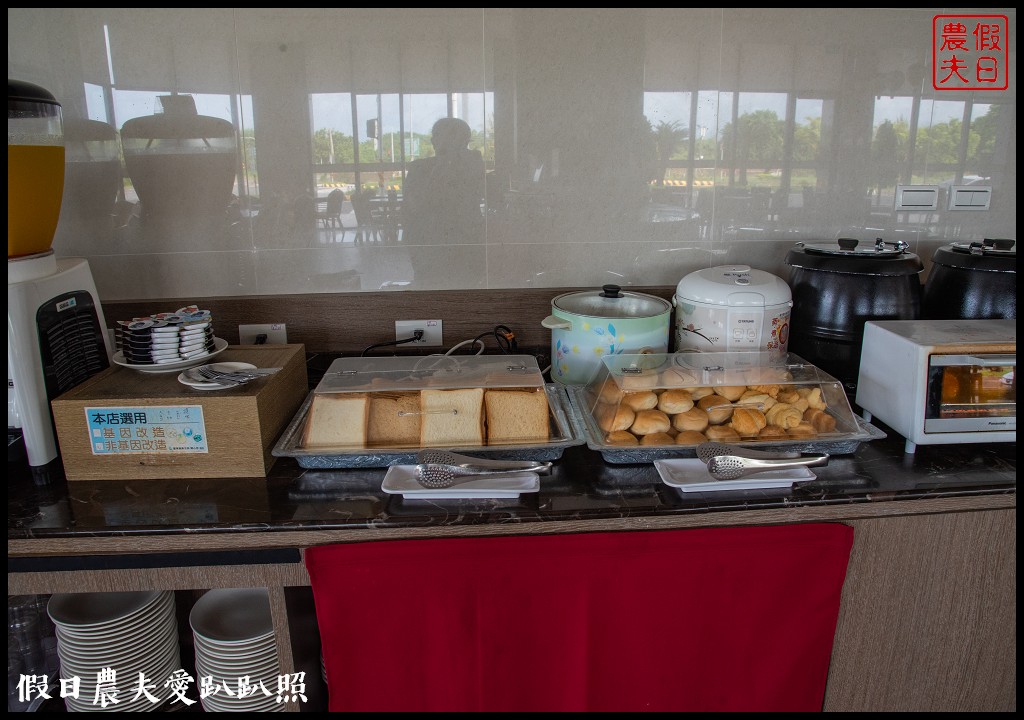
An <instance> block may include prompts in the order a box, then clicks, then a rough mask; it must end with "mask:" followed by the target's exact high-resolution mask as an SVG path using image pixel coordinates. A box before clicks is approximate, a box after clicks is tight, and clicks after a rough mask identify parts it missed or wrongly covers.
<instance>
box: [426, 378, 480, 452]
mask: <svg viewBox="0 0 1024 720" xmlns="http://www.w3.org/2000/svg"><path fill="white" fill-rule="evenodd" d="M483 405H484V389H483V388H465V389H460V390H421V391H420V412H421V413H422V414H421V415H420V445H421V446H422V447H439V446H457V445H483V444H484V412H483Z"/></svg>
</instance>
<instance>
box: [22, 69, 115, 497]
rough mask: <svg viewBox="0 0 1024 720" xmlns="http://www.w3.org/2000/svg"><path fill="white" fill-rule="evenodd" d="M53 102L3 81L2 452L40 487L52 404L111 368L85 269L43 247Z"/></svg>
mask: <svg viewBox="0 0 1024 720" xmlns="http://www.w3.org/2000/svg"><path fill="white" fill-rule="evenodd" d="M64 160H65V158H64V127H63V117H62V112H61V106H60V103H58V102H57V100H56V98H54V96H53V95H52V94H51V93H50V92H49V91H48V90H45V89H43V88H41V87H39V86H38V85H33V84H31V83H27V82H22V81H19V80H11V79H10V78H8V80H7V448H8V459H9V460H10V459H13V458H14V457H19V456H20V454H21V452H22V451H23V452H24V454H25V455H27V457H28V463H29V465H30V466H31V467H32V469H33V470H34V471H38V472H37V473H36V480H37V481H44V480H45V479H46V473H47V472H48V469H47V468H48V465H49V463H50V462H52V461H53V460H55V459H56V457H57V455H58V452H57V439H56V435H55V432H54V426H53V418H52V415H51V414H50V400H51V399H53V398H54V397H56V396H57V395H59V394H61V393H63V392H65V391H67V390H70V389H71V388H72V387H74V386H75V385H78V384H79V383H80V382H82V381H83V380H85V379H87V378H89V377H91V376H92V375H94V374H95V373H97V372H99V371H100V370H103V369H104V368H107V367H109V366H110V356H111V349H110V340H109V337H108V334H107V332H106V324H105V322H104V319H103V310H102V307H101V306H100V302H99V296H98V293H97V292H96V285H95V282H94V281H93V277H92V272H91V270H90V269H89V263H88V262H87V261H86V260H85V259H84V258H58V257H57V256H56V255H55V254H54V252H53V250H52V249H51V248H50V246H51V245H52V243H53V236H54V233H55V232H56V229H57V221H58V219H59V218H60V210H61V198H62V193H63V189H64V168H65V164H64Z"/></svg>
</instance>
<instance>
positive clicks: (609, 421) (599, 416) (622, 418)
mask: <svg viewBox="0 0 1024 720" xmlns="http://www.w3.org/2000/svg"><path fill="white" fill-rule="evenodd" d="M635 418H636V413H635V412H633V408H631V407H629V406H628V405H605V404H604V403H602V404H600V405H598V406H597V409H596V410H595V411H594V419H595V420H597V426H598V427H599V428H601V429H602V430H604V431H605V432H606V433H613V432H615V431H616V430H628V429H629V426H630V425H632V424H633V420H634V419H635Z"/></svg>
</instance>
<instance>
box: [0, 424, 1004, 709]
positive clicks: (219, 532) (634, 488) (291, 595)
mask: <svg viewBox="0 0 1024 720" xmlns="http://www.w3.org/2000/svg"><path fill="white" fill-rule="evenodd" d="M878 427H879V428H880V429H881V430H882V431H883V432H886V433H888V435H887V437H885V438H883V439H878V440H874V441H871V442H866V443H863V444H861V445H860V446H859V447H858V448H857V449H856V452H854V453H852V454H849V455H836V456H834V457H832V459H831V461H830V462H829V464H828V465H827V466H825V467H819V468H815V474H816V475H817V479H816V480H813V481H811V482H807V483H802V484H798V485H795V486H794V487H793V488H787V489H773V490H742V491H735V492H721V493H692V492H691V493H683V492H680V491H678V490H677V489H675V488H673V487H670V486H668V485H666V484H665V483H664V482H662V480H661V478H660V476H659V475H658V472H657V471H656V470H655V468H654V467H653V466H652V465H650V464H636V465H618V464H611V463H608V462H606V461H605V460H604V459H603V457H602V456H601V454H599V453H597V452H594V451H592V450H590V449H588V448H587V446H585V445H582V446H573V447H569V448H567V449H566V450H565V452H564V454H563V455H562V457H561V458H560V459H558V460H557V461H555V463H554V467H553V469H552V472H551V473H550V475H542V476H541V483H540V490H539V492H536V493H527V494H523V495H520V496H519V497H518V498H507V499H475V500H470V499H460V500H410V499H405V498H403V497H402V496H401V495H390V494H386V493H384V492H383V491H382V490H381V483H382V480H383V477H384V474H385V470H384V469H341V470H333V469H332V470H311V469H303V468H301V467H300V466H299V465H298V464H297V463H296V462H295V461H294V459H293V458H287V457H286V458H280V459H278V461H277V462H276V463H275V465H274V466H273V467H272V468H271V470H270V472H269V474H268V475H267V477H256V478H253V477H248V478H244V477H243V478H213V479H175V480H132V481H114V480H96V481H71V482H69V481H67V480H65V479H63V478H62V477H60V474H59V473H57V477H54V478H53V479H52V480H51V482H50V483H48V484H46V485H39V484H36V483H34V482H33V481H32V478H31V475H30V474H29V472H28V469H27V467H24V466H22V465H20V464H18V463H9V470H10V471H11V472H10V474H9V481H8V587H9V589H8V592H9V593H10V594H40V593H53V592H73V591H83V590H90V591H99V590H138V589H146V588H154V589H175V590H187V589H199V588H212V587H235V586H266V587H268V588H269V589H270V592H271V605H272V611H273V613H274V618H275V625H276V627H277V630H278V649H279V655H280V658H281V667H282V671H283V672H292V671H294V670H295V669H303V670H305V669H307V668H308V670H309V672H308V675H311V676H313V675H317V674H318V673H317V667H316V663H317V662H318V658H317V657H316V655H315V654H313V655H311V654H310V652H309V651H308V648H304V644H305V643H306V642H307V641H308V640H309V636H310V635H312V636H313V637H315V636H316V633H315V630H314V631H313V632H312V633H308V632H306V631H305V630H306V629H308V628H309V625H308V623H309V619H308V609H309V608H310V607H311V598H310V597H309V595H308V591H309V585H310V578H309V574H308V573H307V571H306V566H305V564H304V562H303V553H304V552H305V551H306V549H308V548H311V547H316V546H324V545H332V544H339V543H366V542H375V541H382V540H417V539H429V538H458V537H488V536H516V535H520V536H521V535H531V536H539V535H562V534H579V533H608V532H613V533H614V532H647V531H662V530H681V529H688V528H693V529H696V528H729V527H756V526H779V525H799V524H809V523H843V524H846V525H848V526H852V527H853V528H854V542H853V549H852V553H851V555H850V562H849V568H848V570H847V575H846V579H845V584H844V585H843V590H842V604H841V607H840V612H839V619H838V624H837V630H836V634H835V645H834V649H833V654H832V659H831V665H830V668H829V681H828V690H827V693H826V695H825V703H824V708H825V709H826V710H883V709H884V710H969V709H970V710H1007V709H1014V708H1015V704H1016V680H1015V670H1016V666H1015V663H1016V611H1015V603H1016V580H1015V561H1016V444H1015V443H994V444H964V445H950V446H922V447H920V448H919V449H918V451H917V453H916V454H914V455H906V454H904V452H903V439H902V438H900V437H899V436H897V435H895V434H894V433H892V432H891V431H889V430H888V428H886V427H885V426H884V425H881V424H879V425H878ZM296 589H299V590H300V591H302V590H304V591H305V593H306V594H302V592H299V593H298V594H296ZM286 590H287V591H288V592H286ZM303 608H305V610H306V611H307V612H305V615H306V617H305V618H304V617H303ZM800 614H801V610H800V609H799V608H794V610H793V616H792V617H791V618H789V619H788V620H786V621H787V622H795V623H799V622H800V616H801V615H800ZM303 623H305V624H304V625H303ZM302 628H305V629H302ZM314 628H315V626H314ZM314 652H315V651H314ZM311 657H312V659H311ZM290 709H292V710H299V709H307V708H299V707H298V706H294V705H293V706H292V707H291V708H290Z"/></svg>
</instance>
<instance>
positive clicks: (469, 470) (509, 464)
mask: <svg viewBox="0 0 1024 720" xmlns="http://www.w3.org/2000/svg"><path fill="white" fill-rule="evenodd" d="M416 461H417V463H416V466H415V470H416V480H417V482H419V484H420V485H422V486H423V487H428V488H435V489H442V488H450V487H452V486H453V485H461V484H463V483H468V482H473V481H474V480H476V479H477V478H478V477H481V476H487V475H509V474H515V473H523V472H546V471H548V470H550V469H551V463H550V462H541V461H534V460H491V459H486V458H476V457H470V456H468V455H460V454H459V453H455V452H451V451H450V450H420V451H419V453H417V455H416Z"/></svg>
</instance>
